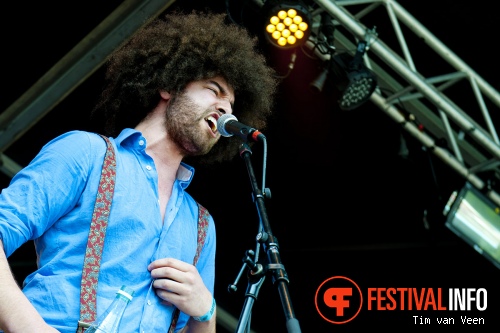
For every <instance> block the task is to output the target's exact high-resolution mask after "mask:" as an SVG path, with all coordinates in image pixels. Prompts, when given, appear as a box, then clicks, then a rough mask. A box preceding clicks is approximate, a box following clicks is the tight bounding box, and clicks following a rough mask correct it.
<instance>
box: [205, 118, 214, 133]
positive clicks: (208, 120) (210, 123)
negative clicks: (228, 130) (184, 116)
mask: <svg viewBox="0 0 500 333" xmlns="http://www.w3.org/2000/svg"><path fill="white" fill-rule="evenodd" d="M205 120H206V121H207V122H208V124H209V125H210V128H211V129H212V131H214V132H215V131H217V120H216V119H215V118H214V117H212V116H208V117H206V118H205Z"/></svg>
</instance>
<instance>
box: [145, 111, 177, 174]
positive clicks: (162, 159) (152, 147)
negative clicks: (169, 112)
mask: <svg viewBox="0 0 500 333" xmlns="http://www.w3.org/2000/svg"><path fill="white" fill-rule="evenodd" d="M162 110H164V109H163V108H162V106H161V105H159V106H158V107H157V108H155V110H153V111H152V112H151V113H150V114H149V115H148V116H147V117H146V118H145V119H144V120H142V121H141V122H140V123H139V124H138V125H137V126H136V127H135V129H136V130H138V131H140V132H141V133H142V135H143V136H144V137H145V138H146V141H147V148H146V152H147V153H148V154H149V155H150V156H151V157H152V158H153V160H154V161H155V165H156V167H157V169H158V170H163V171H167V170H170V172H172V173H173V174H174V175H175V173H176V172H177V169H178V168H179V165H180V163H181V161H182V159H183V158H184V154H182V152H181V151H180V149H179V148H178V147H177V145H176V144H175V143H174V142H172V140H170V138H169V136H168V133H167V131H166V129H165V126H164V122H165V120H164V111H162ZM170 172H169V171H167V173H170Z"/></svg>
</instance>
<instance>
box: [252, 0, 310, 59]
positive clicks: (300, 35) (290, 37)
mask: <svg viewBox="0 0 500 333" xmlns="http://www.w3.org/2000/svg"><path fill="white" fill-rule="evenodd" d="M262 12H263V13H264V16H265V35H266V38H267V40H268V42H270V43H271V44H272V45H274V46H276V47H278V48H282V49H290V48H294V47H299V46H301V45H303V44H304V43H305V42H306V41H307V39H308V38H309V35H310V26H311V14H310V13H309V11H308V10H307V7H306V6H305V5H304V4H303V3H302V2H301V1H291V0H288V1H271V0H268V1H266V3H265V4H264V6H263V7H262Z"/></svg>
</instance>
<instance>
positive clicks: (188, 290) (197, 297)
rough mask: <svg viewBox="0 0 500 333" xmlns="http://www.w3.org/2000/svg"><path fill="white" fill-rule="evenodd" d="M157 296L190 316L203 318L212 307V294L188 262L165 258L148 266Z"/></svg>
mask: <svg viewBox="0 0 500 333" xmlns="http://www.w3.org/2000/svg"><path fill="white" fill-rule="evenodd" d="M148 270H149V271H150V272H151V277H152V278H153V279H154V280H155V281H154V282H153V287H154V288H155V289H156V295H157V296H158V297H160V298H161V299H162V300H163V303H164V304H167V305H172V304H173V305H175V306H176V307H177V308H179V310H181V311H182V312H184V313H186V314H188V315H190V316H203V315H204V314H205V313H207V312H208V311H209V310H210V308H211V306H212V294H211V293H210V291H209V290H208V289H207V287H206V286H205V284H204V283H203V280H202V279H201V276H200V274H199V273H198V270H197V269H196V267H195V266H193V265H191V264H188V263H186V262H183V261H180V260H177V259H173V258H163V259H158V260H155V261H153V262H152V263H151V264H149V266H148Z"/></svg>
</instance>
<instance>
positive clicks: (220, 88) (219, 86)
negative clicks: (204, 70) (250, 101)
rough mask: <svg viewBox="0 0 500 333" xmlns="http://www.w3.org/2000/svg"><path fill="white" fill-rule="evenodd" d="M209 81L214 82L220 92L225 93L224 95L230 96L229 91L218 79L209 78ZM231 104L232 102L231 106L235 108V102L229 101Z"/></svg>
mask: <svg viewBox="0 0 500 333" xmlns="http://www.w3.org/2000/svg"><path fill="white" fill-rule="evenodd" d="M208 82H210V83H212V84H213V85H215V86H217V88H218V89H219V90H220V92H221V93H222V94H223V95H226V96H228V95H229V92H228V91H227V90H226V89H224V88H223V87H222V86H221V85H220V84H219V82H217V81H213V80H209V81H208ZM229 104H231V108H233V109H234V102H229Z"/></svg>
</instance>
